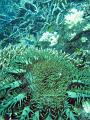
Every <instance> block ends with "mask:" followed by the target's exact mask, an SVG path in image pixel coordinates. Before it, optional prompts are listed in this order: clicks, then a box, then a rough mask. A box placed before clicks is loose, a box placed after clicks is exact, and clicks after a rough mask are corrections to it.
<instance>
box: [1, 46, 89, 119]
mask: <svg viewBox="0 0 90 120" xmlns="http://www.w3.org/2000/svg"><path fill="white" fill-rule="evenodd" d="M8 49H9V51H8ZM2 53H3V56H2ZM5 53H7V58H5V57H4V56H5ZM0 56H1V60H0V65H1V67H0V71H1V72H0V83H1V84H0V115H2V116H4V117H6V115H7V114H9V117H11V118H12V119H13V120H14V119H18V120H26V119H27V120H30V119H31V120H36V119H37V120H44V119H49V120H50V119H54V120H57V119H59V118H61V119H63V118H64V120H65V119H67V118H70V120H76V118H75V116H74V113H73V112H72V106H73V105H72V104H71V103H69V102H70V101H71V100H72V99H74V100H75V101H77V99H78V98H79V99H80V101H81V100H82V98H88V97H90V96H89V92H85V91H86V90H89V86H88V85H89V84H88V85H87V84H86V82H88V81H89V78H90V70H87V69H86V73H85V75H86V76H83V73H84V70H82V71H81V70H79V69H78V68H77V67H76V66H75V64H74V63H73V60H72V59H71V58H70V56H69V55H66V54H65V53H62V52H57V51H55V50H51V49H47V50H38V49H36V48H34V47H28V46H20V47H15V48H14V49H13V50H12V46H11V47H10V46H9V48H6V49H3V50H2V52H1V53H0ZM2 63H3V64H2ZM85 80H86V81H85ZM88 83H89V82H88ZM83 90H85V91H83ZM68 104H70V105H68ZM52 111H53V112H52ZM69 113H70V114H69ZM13 116H14V117H13Z"/></svg>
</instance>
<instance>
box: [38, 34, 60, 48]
mask: <svg viewBox="0 0 90 120" xmlns="http://www.w3.org/2000/svg"><path fill="white" fill-rule="evenodd" d="M58 38H59V35H58V34H57V32H54V33H50V32H45V33H43V35H42V36H41V38H40V39H39V41H40V42H50V45H49V46H54V45H56V44H57V43H58Z"/></svg>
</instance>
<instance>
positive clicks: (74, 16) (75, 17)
mask: <svg viewBox="0 0 90 120" xmlns="http://www.w3.org/2000/svg"><path fill="white" fill-rule="evenodd" d="M83 15H84V12H83V11H79V10H77V9H75V8H72V9H71V10H70V11H69V14H67V15H66V16H65V23H66V24H69V25H70V28H71V27H73V26H74V25H76V24H77V23H78V22H82V21H83V20H84V19H83Z"/></svg>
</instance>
